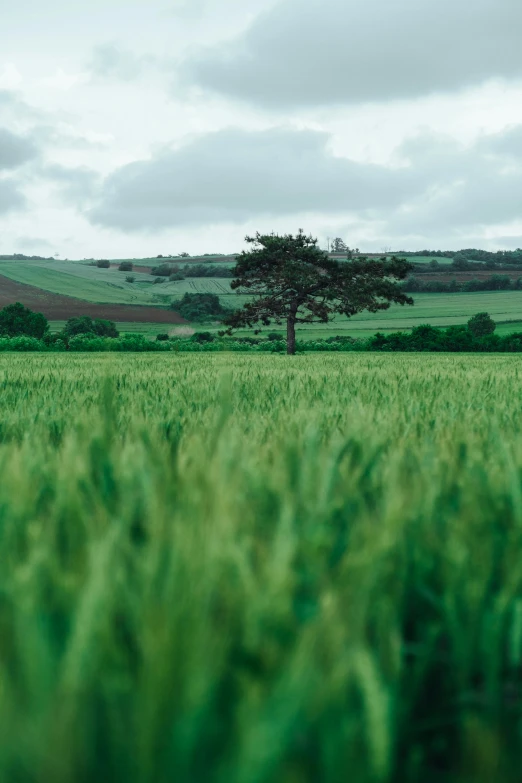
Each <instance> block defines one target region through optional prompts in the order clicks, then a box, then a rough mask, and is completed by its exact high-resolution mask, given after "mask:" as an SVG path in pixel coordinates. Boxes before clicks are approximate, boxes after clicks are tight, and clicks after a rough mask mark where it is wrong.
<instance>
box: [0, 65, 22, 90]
mask: <svg viewBox="0 0 522 783" xmlns="http://www.w3.org/2000/svg"><path fill="white" fill-rule="evenodd" d="M22 81H23V77H22V74H21V73H20V71H19V70H18V68H17V67H16V65H14V63H6V64H5V65H4V67H3V69H2V71H1V72H0V90H16V88H17V87H19V86H20V84H21V83H22Z"/></svg>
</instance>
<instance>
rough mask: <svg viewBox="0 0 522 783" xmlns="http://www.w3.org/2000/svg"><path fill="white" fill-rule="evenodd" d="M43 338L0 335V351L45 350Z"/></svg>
mask: <svg viewBox="0 0 522 783" xmlns="http://www.w3.org/2000/svg"><path fill="white" fill-rule="evenodd" d="M46 350H47V346H46V345H45V343H44V342H43V340H38V339H37V338H36V337H28V336H26V335H21V336H19V337H0V351H17V352H22V351H24V352H25V351H46Z"/></svg>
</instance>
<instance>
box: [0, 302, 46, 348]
mask: <svg viewBox="0 0 522 783" xmlns="http://www.w3.org/2000/svg"><path fill="white" fill-rule="evenodd" d="M48 330H49V323H48V321H47V318H46V317H45V316H44V315H42V313H33V311H32V310H30V309H29V308H28V307H25V306H24V305H23V304H21V303H20V302H15V304H12V305H7V307H4V309H3V310H0V336H4V337H17V336H18V335H27V336H28V337H36V338H37V339H41V338H42V337H43V336H44V335H45V334H46V332H48Z"/></svg>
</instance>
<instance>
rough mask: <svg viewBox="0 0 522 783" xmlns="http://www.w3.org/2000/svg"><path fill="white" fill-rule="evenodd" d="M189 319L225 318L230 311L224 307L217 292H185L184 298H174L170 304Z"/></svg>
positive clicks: (208, 319)
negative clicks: (177, 299)
mask: <svg viewBox="0 0 522 783" xmlns="http://www.w3.org/2000/svg"><path fill="white" fill-rule="evenodd" d="M170 308H171V310H175V311H176V312H177V313H179V314H180V315H181V317H182V318H185V319H186V320H187V321H199V322H202V321H212V320H216V319H218V318H223V317H224V316H225V315H228V313H229V312H230V311H229V310H228V308H226V307H223V306H222V304H221V302H220V301H219V296H218V295H217V294H188V293H187V294H185V295H184V297H183V299H181V300H179V301H176V300H174V301H173V302H172V303H171V305H170Z"/></svg>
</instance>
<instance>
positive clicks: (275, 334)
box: [266, 332, 283, 342]
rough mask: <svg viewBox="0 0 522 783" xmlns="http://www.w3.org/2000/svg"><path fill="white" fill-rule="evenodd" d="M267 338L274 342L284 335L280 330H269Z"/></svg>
mask: <svg viewBox="0 0 522 783" xmlns="http://www.w3.org/2000/svg"><path fill="white" fill-rule="evenodd" d="M266 339H267V340H270V341H271V342H273V341H274V340H282V339H283V335H281V334H279V333H278V332H269V333H268V334H267V336H266Z"/></svg>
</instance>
